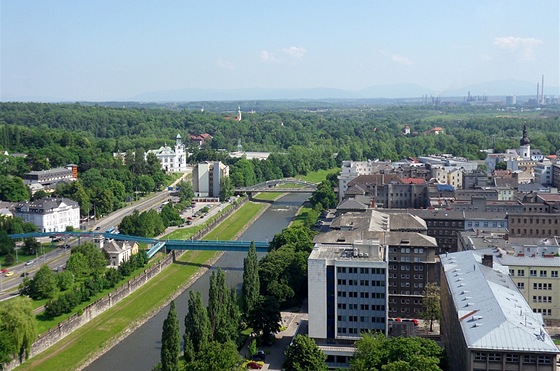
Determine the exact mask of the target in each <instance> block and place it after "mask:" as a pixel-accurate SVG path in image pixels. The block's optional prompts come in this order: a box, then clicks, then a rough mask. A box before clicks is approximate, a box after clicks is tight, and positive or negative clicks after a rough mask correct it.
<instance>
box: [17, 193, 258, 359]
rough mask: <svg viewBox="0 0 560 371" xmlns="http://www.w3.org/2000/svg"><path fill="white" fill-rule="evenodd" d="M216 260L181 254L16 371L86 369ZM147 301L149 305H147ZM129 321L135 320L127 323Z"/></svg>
mask: <svg viewBox="0 0 560 371" xmlns="http://www.w3.org/2000/svg"><path fill="white" fill-rule="evenodd" d="M266 206H267V205H266V204H262V209H261V210H258V212H257V213H256V214H255V216H254V217H253V218H251V222H249V223H247V225H246V226H244V227H245V228H246V227H248V225H250V224H252V223H253V222H254V221H255V220H256V219H257V218H258V216H257V215H259V214H262V212H264V211H263V210H264V209H265V208H266ZM240 210H242V209H240ZM237 212H239V210H238V211H237ZM226 220H227V219H226ZM238 233H240V232H238ZM224 238H226V236H224ZM219 257H220V255H219V253H215V252H200V251H199V252H187V253H185V254H183V256H181V257H180V258H179V259H178V262H180V263H183V264H172V265H171V266H170V267H168V268H166V269H165V270H164V271H163V272H162V273H160V274H159V275H157V276H156V277H154V278H153V279H152V280H150V281H149V282H148V283H146V287H145V288H144V287H143V288H141V289H139V290H138V291H137V292H136V293H133V294H131V295H130V297H128V298H126V299H125V300H123V301H122V303H119V304H118V305H115V306H114V307H112V308H110V309H109V310H107V311H106V312H104V313H102V314H100V315H99V316H97V317H95V318H94V319H92V320H91V321H90V322H88V323H87V324H85V325H84V326H82V327H81V328H80V329H78V330H76V331H75V332H74V333H72V334H70V335H68V336H66V337H65V338H63V339H62V340H60V341H59V342H57V343H56V344H54V345H53V346H52V347H50V348H49V351H48V352H42V353H40V354H38V355H37V356H35V357H33V358H31V359H30V360H28V361H26V362H25V363H24V364H23V365H21V366H20V367H19V368H18V369H20V370H31V369H32V370H53V369H56V370H75V369H77V368H84V367H86V365H87V364H90V363H91V362H93V361H94V360H95V359H97V358H98V357H100V356H101V355H103V354H104V353H105V352H106V351H108V350H109V349H111V347H112V346H114V345H115V344H118V343H119V341H122V339H124V338H125V337H126V336H128V335H129V334H131V333H132V332H133V330H134V329H136V328H138V327H139V326H141V325H142V324H143V323H145V322H146V321H148V320H149V319H150V318H152V316H153V315H155V314H156V313H158V312H159V311H160V310H161V309H163V308H165V306H166V305H167V304H168V303H169V302H170V301H171V300H173V298H175V297H177V296H178V295H180V294H181V293H182V292H184V291H185V290H187V289H188V288H189V287H190V286H191V285H192V283H193V282H195V281H196V280H197V279H198V277H200V276H201V275H202V274H204V272H206V271H207V270H208V269H209V268H210V266H211V264H213V263H214V262H215V261H216V260H217V259H219ZM154 295H158V296H159V297H161V298H162V299H161V301H159V300H157V299H155V301H156V302H155V304H154V303H153V302H154V298H153V296H154ZM146 298H149V300H148V299H146ZM147 301H150V302H152V304H151V305H148V304H149V303H148V304H147V303H146V302H147ZM123 317H124V318H123ZM131 318H136V319H135V320H134V321H132V322H131V320H130V319H131ZM115 331H117V333H118V334H117V335H116V336H115V335H113V334H114V332H115Z"/></svg>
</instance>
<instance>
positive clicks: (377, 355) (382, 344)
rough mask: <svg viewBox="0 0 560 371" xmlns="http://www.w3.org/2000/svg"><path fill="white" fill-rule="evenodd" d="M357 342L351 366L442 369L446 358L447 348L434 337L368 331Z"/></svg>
mask: <svg viewBox="0 0 560 371" xmlns="http://www.w3.org/2000/svg"><path fill="white" fill-rule="evenodd" d="M355 345H356V352H355V353H354V357H353V358H352V360H351V361H350V365H351V370H359V371H362V370H363V371H365V370H385V369H387V370H412V371H423V370H429V371H438V370H441V369H442V368H441V365H442V363H443V360H444V353H443V349H442V348H441V347H440V346H439V345H438V344H437V343H436V342H435V341H433V340H431V339H424V338H419V337H416V338H404V337H391V338H386V337H385V335H383V334H380V333H375V334H369V333H364V334H363V335H362V338H361V339H360V340H358V341H357V342H356V344H355Z"/></svg>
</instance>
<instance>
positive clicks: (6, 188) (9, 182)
mask: <svg viewBox="0 0 560 371" xmlns="http://www.w3.org/2000/svg"><path fill="white" fill-rule="evenodd" d="M0 199H1V200H4V201H12V202H18V201H25V200H29V199H30V193H29V191H28V189H27V187H26V186H25V184H24V183H23V179H21V178H19V177H13V176H4V175H0Z"/></svg>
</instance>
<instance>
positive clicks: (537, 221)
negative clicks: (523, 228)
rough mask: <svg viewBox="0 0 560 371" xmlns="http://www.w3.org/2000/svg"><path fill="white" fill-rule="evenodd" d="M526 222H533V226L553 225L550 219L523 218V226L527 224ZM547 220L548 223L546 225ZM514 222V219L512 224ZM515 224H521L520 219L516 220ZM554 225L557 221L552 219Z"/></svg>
mask: <svg viewBox="0 0 560 371" xmlns="http://www.w3.org/2000/svg"><path fill="white" fill-rule="evenodd" d="M527 220H529V224H533V220H534V221H535V223H534V224H553V223H552V219H551V218H542V219H540V218H532V217H531V218H529V219H527V218H523V224H527ZM547 220H548V223H547ZM513 221H515V218H513V220H512V222H513ZM517 223H521V218H517ZM554 224H558V219H554Z"/></svg>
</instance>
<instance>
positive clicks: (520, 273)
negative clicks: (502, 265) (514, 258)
mask: <svg viewBox="0 0 560 371" xmlns="http://www.w3.org/2000/svg"><path fill="white" fill-rule="evenodd" d="M517 275H518V276H519V277H524V276H525V269H518V270H517Z"/></svg>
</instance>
